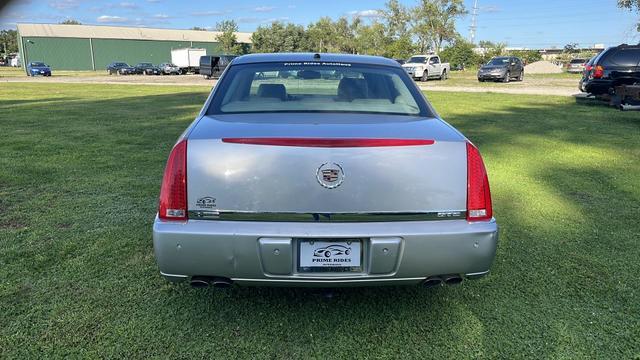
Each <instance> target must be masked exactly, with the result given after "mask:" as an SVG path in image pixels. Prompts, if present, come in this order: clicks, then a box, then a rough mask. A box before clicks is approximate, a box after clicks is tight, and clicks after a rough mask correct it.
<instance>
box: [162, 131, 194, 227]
mask: <svg viewBox="0 0 640 360" xmlns="http://www.w3.org/2000/svg"><path fill="white" fill-rule="evenodd" d="M158 208H159V209H158V217H159V218H160V219H162V220H171V221H184V220H187V140H186V139H185V140H181V141H180V142H179V143H177V144H176V145H175V146H174V147H173V149H172V150H171V154H170V155H169V160H168V161H167V167H166V168H165V169H164V177H163V178H162V187H161V188H160V204H159V207H158Z"/></svg>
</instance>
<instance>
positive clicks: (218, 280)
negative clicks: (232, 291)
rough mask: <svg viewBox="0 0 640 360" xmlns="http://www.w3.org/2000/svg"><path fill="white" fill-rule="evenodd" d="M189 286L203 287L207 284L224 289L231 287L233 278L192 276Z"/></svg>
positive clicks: (207, 285)
mask: <svg viewBox="0 0 640 360" xmlns="http://www.w3.org/2000/svg"><path fill="white" fill-rule="evenodd" d="M190 284H191V287H192V288H196V289H203V288H206V287H209V286H213V287H214V288H219V289H226V288H228V287H231V284H233V280H231V279H228V278H223V277H216V276H194V277H192V278H191V282H190Z"/></svg>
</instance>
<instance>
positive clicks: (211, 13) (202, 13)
mask: <svg viewBox="0 0 640 360" xmlns="http://www.w3.org/2000/svg"><path fill="white" fill-rule="evenodd" d="M222 14H224V12H223V11H217V10H210V11H196V12H192V13H191V15H192V16H219V15H222Z"/></svg>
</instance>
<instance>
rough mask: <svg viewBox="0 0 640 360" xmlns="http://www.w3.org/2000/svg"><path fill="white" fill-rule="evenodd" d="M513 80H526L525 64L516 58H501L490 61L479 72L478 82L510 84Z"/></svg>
mask: <svg viewBox="0 0 640 360" xmlns="http://www.w3.org/2000/svg"><path fill="white" fill-rule="evenodd" d="M512 79H515V80H517V81H522V80H523V79H524V64H523V63H522V60H521V59H520V58H518V57H515V56H499V57H494V58H493V59H491V60H489V62H488V63H487V64H486V65H483V66H482V67H481V68H480V70H478V81H480V82H484V81H487V80H492V81H496V80H498V81H502V82H509V81H511V80H512Z"/></svg>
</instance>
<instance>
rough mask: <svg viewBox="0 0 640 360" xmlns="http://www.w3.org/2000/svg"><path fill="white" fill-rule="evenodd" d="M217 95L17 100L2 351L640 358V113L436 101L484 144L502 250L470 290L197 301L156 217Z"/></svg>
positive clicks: (211, 295)
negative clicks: (186, 143) (163, 269)
mask: <svg viewBox="0 0 640 360" xmlns="http://www.w3.org/2000/svg"><path fill="white" fill-rule="evenodd" d="M207 95H208V90H207V89H206V88H204V87H201V86H198V87H182V86H181V87H165V86H133V85H126V86H123V85H85V84H82V85H80V84H37V83H36V84H33V83H23V84H12V85H11V86H3V87H2V88H0V133H1V134H2V140H1V141H0V154H2V155H1V156H0V279H2V281H0V310H1V311H0V358H35V357H43V356H48V357H97V356H100V357H127V358H131V357H170V358H176V357H181V358H202V357H217V358H255V359H259V358H269V359H271V358H286V359H289V358H421V359H422V358H478V357H483V358H496V357H502V358H523V357H535V358H549V357H551V358H586V357H588V358H606V359H610V358H633V357H637V356H640V345H638V344H639V343H638V340H637V339H638V338H640V315H639V314H640V302H639V301H638V297H639V295H640V294H639V289H640V285H639V284H638V281H637V274H638V273H640V265H639V264H640V262H639V261H638V258H639V257H640V250H639V249H638V246H637V240H638V238H639V237H640V225H639V223H638V220H637V218H638V214H640V207H639V204H640V165H639V163H638V159H639V158H640V116H639V115H638V113H637V112H635V113H634V112H628V113H625V112H619V111H616V110H613V109H612V108H608V107H605V106H602V105H597V104H596V105H594V104H592V103H590V102H586V103H576V101H575V100H574V99H572V98H565V97H545V96H530V95H506V94H479V93H445V92H437V93H436V92H434V93H431V92H428V91H427V96H428V98H429V99H430V100H431V102H432V103H433V105H434V106H435V108H436V109H437V110H438V112H439V113H440V114H441V115H442V116H443V118H445V119H446V120H447V121H449V122H450V123H451V124H453V125H454V126H456V127H457V128H458V129H460V130H461V131H462V132H463V133H465V135H467V136H468V137H469V138H470V139H471V140H472V141H473V142H474V143H475V144H476V145H478V147H479V148H480V150H481V152H482V153H483V156H484V158H485V162H486V164H487V168H488V171H489V175H490V182H491V186H492V193H493V200H494V213H495V214H496V217H497V218H498V220H499V222H500V225H501V233H500V234H501V239H500V245H499V249H498V254H497V257H496V262H495V264H494V266H493V268H492V273H491V274H490V275H489V276H488V277H487V278H485V279H482V280H479V281H467V282H465V283H463V285H461V286H458V287H442V288H437V289H428V290H425V289H421V288H413V287H401V288H364V289H341V290H337V291H336V292H335V294H334V297H332V298H326V297H324V296H322V294H321V292H319V291H316V290H312V289H278V288H238V287H236V288H232V289H230V290H229V291H226V292H220V291H214V290H212V289H209V290H194V289H191V288H189V286H188V285H187V284H178V285H174V284H169V283H167V282H165V281H164V280H163V279H162V278H161V277H160V276H159V275H158V270H157V268H156V266H155V262H154V258H153V247H152V243H151V231H150V230H151V224H152V220H153V216H154V214H155V209H156V205H157V195H158V191H159V187H160V180H161V176H162V171H163V168H164V164H165V161H166V157H167V155H168V152H169V150H170V148H171V146H172V145H173V143H174V141H175V139H176V138H177V137H178V136H179V135H180V133H181V132H182V131H183V130H184V129H185V128H186V127H187V125H188V124H189V123H190V122H191V121H192V120H193V118H194V117H195V115H196V114H197V112H198V111H199V109H200V107H201V106H202V104H203V102H204V100H205V98H206V96H207Z"/></svg>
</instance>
